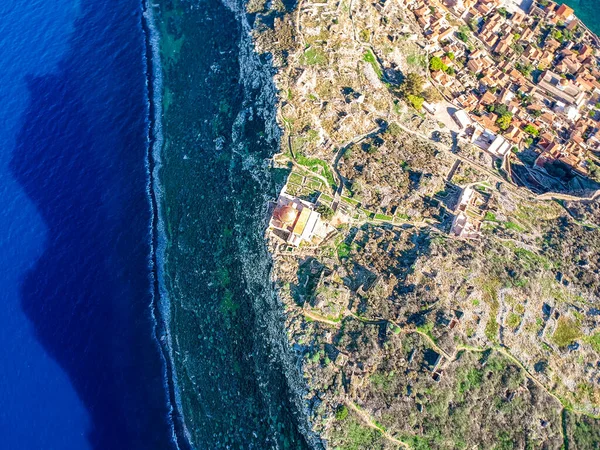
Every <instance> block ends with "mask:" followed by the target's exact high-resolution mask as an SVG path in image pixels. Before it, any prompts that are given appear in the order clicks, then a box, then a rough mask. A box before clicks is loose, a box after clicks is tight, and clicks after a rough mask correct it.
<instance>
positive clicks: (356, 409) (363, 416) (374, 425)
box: [345, 398, 410, 448]
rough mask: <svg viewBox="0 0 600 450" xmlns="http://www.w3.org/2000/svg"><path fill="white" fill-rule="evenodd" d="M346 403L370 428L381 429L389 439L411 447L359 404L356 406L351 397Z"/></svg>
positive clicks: (397, 443)
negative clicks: (379, 423)
mask: <svg viewBox="0 0 600 450" xmlns="http://www.w3.org/2000/svg"><path fill="white" fill-rule="evenodd" d="M345 403H346V405H347V406H348V408H350V409H351V410H352V411H354V412H355V413H356V415H357V416H358V417H360V419H361V420H362V421H363V422H364V423H365V424H366V425H367V426H368V427H369V428H373V429H374V430H377V431H379V433H381V435H382V436H383V437H384V438H386V439H387V440H388V441H390V442H393V443H394V444H396V445H398V446H400V447H403V448H410V446H409V445H408V444H407V443H406V442H402V441H401V440H399V439H396V438H395V437H394V436H392V435H391V434H390V433H388V432H387V430H386V429H385V428H383V427H381V426H380V425H377V423H376V422H375V420H374V419H373V418H372V417H371V416H369V415H368V414H367V413H366V412H365V411H363V410H362V409H360V408H359V407H358V406H356V404H355V403H354V402H353V401H351V400H350V399H348V398H347V399H346V400H345Z"/></svg>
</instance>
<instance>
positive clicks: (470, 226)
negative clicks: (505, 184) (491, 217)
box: [450, 186, 487, 239]
mask: <svg viewBox="0 0 600 450" xmlns="http://www.w3.org/2000/svg"><path fill="white" fill-rule="evenodd" d="M486 206H487V198H486V197H485V196H484V195H483V194H481V193H480V192H479V191H476V190H475V189H473V188H472V187H471V186H468V187H466V188H465V189H464V190H463V192H462V194H461V195H460V199H459V201H458V205H457V206H456V209H455V213H456V215H455V216H454V220H453V221H452V227H451V228H450V234H452V235H454V236H456V237H460V238H463V239H477V238H478V237H479V229H480V228H481V221H482V220H483V216H484V214H485V210H486Z"/></svg>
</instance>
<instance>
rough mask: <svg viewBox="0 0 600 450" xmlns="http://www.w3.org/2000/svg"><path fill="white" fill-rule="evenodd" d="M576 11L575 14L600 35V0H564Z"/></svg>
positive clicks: (563, 0) (563, 1)
mask: <svg viewBox="0 0 600 450" xmlns="http://www.w3.org/2000/svg"><path fill="white" fill-rule="evenodd" d="M558 3H559V4H560V3H566V4H567V5H569V6H570V7H571V8H573V10H574V11H575V15H576V16H577V17H578V18H579V19H581V21H582V22H583V23H584V24H585V25H586V26H587V27H588V28H589V29H590V30H591V31H593V32H594V33H595V34H597V35H600V0H562V1H559V2H558Z"/></svg>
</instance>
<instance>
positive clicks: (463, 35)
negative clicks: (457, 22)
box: [456, 25, 471, 42]
mask: <svg viewBox="0 0 600 450" xmlns="http://www.w3.org/2000/svg"><path fill="white" fill-rule="evenodd" d="M456 37H458V38H459V39H460V40H461V41H463V42H469V38H470V37H471V29H470V28H469V27H468V26H466V25H463V26H461V27H459V28H458V33H456Z"/></svg>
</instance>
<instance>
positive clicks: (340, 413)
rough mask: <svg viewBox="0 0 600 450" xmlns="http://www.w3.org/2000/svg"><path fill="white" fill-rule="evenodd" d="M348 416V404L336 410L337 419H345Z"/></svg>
mask: <svg viewBox="0 0 600 450" xmlns="http://www.w3.org/2000/svg"><path fill="white" fill-rule="evenodd" d="M346 417H348V408H347V407H346V405H342V406H340V407H339V408H338V409H337V410H336V412H335V418H336V419H337V420H344V419H345V418H346Z"/></svg>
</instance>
